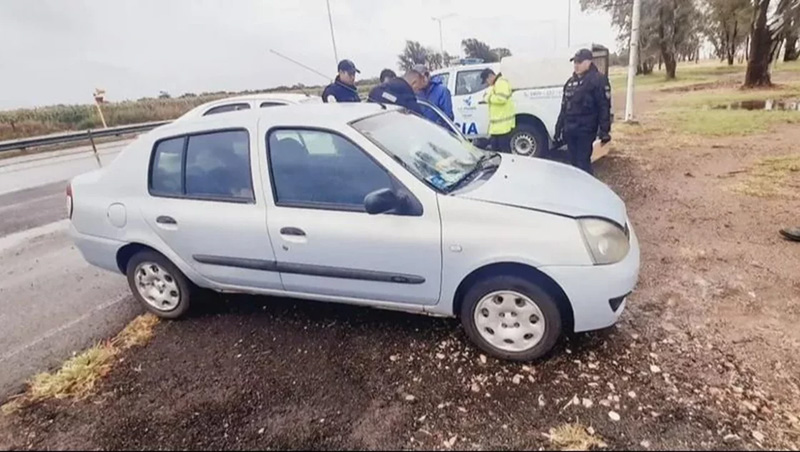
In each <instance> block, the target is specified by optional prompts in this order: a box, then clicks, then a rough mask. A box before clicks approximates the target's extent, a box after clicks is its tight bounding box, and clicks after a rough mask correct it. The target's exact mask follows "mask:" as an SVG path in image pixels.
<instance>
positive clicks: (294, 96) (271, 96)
mask: <svg viewBox="0 0 800 452" xmlns="http://www.w3.org/2000/svg"><path fill="white" fill-rule="evenodd" d="M314 99H317V98H316V97H313V96H309V95H308V94H301V93H258V94H244V95H240V96H232V97H223V98H222V99H216V100H212V101H209V102H206V103H204V104H200V105H198V106H196V107H194V108H192V109H191V110H189V111H187V112H186V113H184V114H183V115H181V117H180V118H178V119H180V120H181V121H183V120H184V119H185V118H193V117H196V116H201V115H202V114H203V113H204V112H205V111H207V110H210V109H211V108H214V107H218V106H220V105H227V104H234V103H237V102H248V103H249V102H264V101H270V100H274V101H283V102H288V103H290V104H299V103H303V102H306V101H311V100H314Z"/></svg>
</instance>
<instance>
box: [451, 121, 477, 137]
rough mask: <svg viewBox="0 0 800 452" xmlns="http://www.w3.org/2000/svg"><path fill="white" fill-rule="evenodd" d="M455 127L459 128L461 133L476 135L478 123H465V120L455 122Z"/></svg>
mask: <svg viewBox="0 0 800 452" xmlns="http://www.w3.org/2000/svg"><path fill="white" fill-rule="evenodd" d="M456 127H459V128H461V133H462V134H463V135H477V134H478V124H477V123H474V122H470V123H466V122H461V123H459V122H457V123H456Z"/></svg>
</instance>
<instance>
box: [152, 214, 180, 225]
mask: <svg viewBox="0 0 800 452" xmlns="http://www.w3.org/2000/svg"><path fill="white" fill-rule="evenodd" d="M156 223H158V224H168V225H173V226H175V225H177V224H178V222H177V221H175V219H174V218H172V217H170V216H167V215H161V216H159V217H158V218H156Z"/></svg>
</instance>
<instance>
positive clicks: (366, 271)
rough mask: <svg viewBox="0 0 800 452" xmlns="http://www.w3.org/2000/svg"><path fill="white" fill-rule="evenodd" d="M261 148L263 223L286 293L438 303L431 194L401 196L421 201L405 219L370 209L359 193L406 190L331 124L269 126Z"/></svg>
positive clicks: (436, 222) (437, 232)
mask: <svg viewBox="0 0 800 452" xmlns="http://www.w3.org/2000/svg"><path fill="white" fill-rule="evenodd" d="M265 144H266V153H267V157H268V158H267V161H268V167H269V174H268V179H269V180H270V183H271V188H272V190H271V193H268V194H267V196H268V197H271V199H272V200H271V204H270V206H269V208H268V212H267V226H268V228H269V231H270V235H271V236H272V237H273V239H274V244H275V249H276V257H277V268H278V270H279V271H280V273H281V278H282V280H283V285H284V288H285V289H286V290H287V291H290V292H298V293H305V294H316V295H324V296H333V297H345V298H350V299H358V300H374V301H388V302H394V303H403V304H414V305H433V304H436V303H437V302H438V300H439V291H440V285H441V271H442V269H441V261H442V257H441V227H440V219H439V210H438V205H437V201H436V196H435V193H433V192H431V193H424V194H421V195H422V196H414V195H412V194H410V193H408V194H409V196H411V197H413V199H414V202H415V203H417V205H418V206H419V207H421V209H420V210H419V211H418V212H415V214H413V215H403V214H378V215H370V214H368V213H367V212H366V211H365V208H364V198H365V196H366V195H367V194H369V193H372V192H375V191H377V190H381V189H386V188H391V189H393V190H394V191H395V192H396V193H407V191H406V190H405V187H404V186H402V184H400V183H399V182H398V180H397V179H396V178H394V177H392V176H391V175H390V174H389V172H388V171H387V170H386V169H385V168H384V167H383V166H382V165H380V164H379V163H378V162H377V161H376V160H375V159H374V158H372V157H371V156H370V155H369V154H368V153H367V152H365V151H364V150H363V149H362V148H361V147H360V146H359V145H357V144H355V142H354V141H352V140H351V139H349V138H346V137H345V136H344V135H342V134H339V133H336V132H334V131H329V130H316V129H301V128H277V129H275V128H274V129H271V130H270V131H269V133H268V134H267V135H266V140H265Z"/></svg>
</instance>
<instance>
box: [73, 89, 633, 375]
mask: <svg viewBox="0 0 800 452" xmlns="http://www.w3.org/2000/svg"><path fill="white" fill-rule="evenodd" d="M67 193H68V206H69V217H70V219H71V234H72V236H73V238H74V240H75V243H76V245H77V247H78V248H79V249H80V251H81V252H82V253H83V256H84V257H85V258H86V260H87V261H89V262H90V263H92V264H94V265H96V266H98V267H101V268H104V269H107V270H110V271H115V272H121V273H123V274H125V275H127V278H128V282H129V284H130V287H131V290H132V292H133V294H134V296H135V297H136V299H137V300H138V301H139V302H140V303H141V304H142V306H144V307H145V308H146V309H147V310H149V311H150V312H153V313H154V314H156V315H158V316H161V317H163V318H168V319H173V318H178V317H181V316H182V315H184V314H185V313H186V312H187V310H188V309H189V308H190V306H191V305H192V302H193V300H194V299H195V297H196V295H197V293H198V289H210V290H213V291H218V292H239V293H242V292H243V293H251V294H261V295H272V296H288V297H295V298H303V299H310V300H317V301H326V302H338V303H351V304H357V305H363V306H372V307H377V308H385V309H395V310H402V311H407V312H413V313H419V314H427V315H434V316H446V317H458V318H459V319H460V320H461V322H462V324H463V326H464V328H465V331H466V333H467V335H468V336H469V337H470V338H471V340H472V341H474V343H475V344H477V346H478V347H480V348H481V349H482V350H485V351H486V352H488V353H489V354H491V355H493V356H496V357H500V358H504V359H511V360H531V359H534V358H538V357H540V356H542V355H544V354H546V353H547V352H548V351H549V350H551V349H552V347H553V346H554V344H555V343H556V341H557V340H558V338H559V336H560V335H561V334H562V333H563V332H566V331H576V332H580V331H589V330H595V329H601V328H606V327H608V326H611V325H613V324H614V323H615V322H616V321H617V319H618V317H619V316H620V314H621V313H622V311H623V309H624V307H625V298H626V296H627V295H628V294H629V293H630V292H631V291H632V290H633V288H634V286H635V284H636V281H637V277H638V272H639V246H638V242H637V239H636V234H635V233H634V230H633V227H632V226H631V224H630V221H629V219H628V216H627V213H626V209H625V205H624V203H623V202H622V200H620V198H619V197H618V196H617V195H615V194H614V192H613V191H611V189H609V188H608V187H607V186H606V185H604V184H603V183H601V182H599V181H598V180H596V179H594V178H593V177H591V176H589V175H587V174H585V173H583V172H581V171H579V170H576V169H574V168H572V167H570V166H566V165H562V164H559V163H553V162H549V161H544V160H539V159H531V158H525V157H516V156H512V155H500V154H494V153H486V152H483V151H481V150H478V149H476V148H475V147H473V146H472V145H471V144H470V143H469V142H468V141H466V140H465V139H464V138H463V136H461V135H460V134H458V133H455V132H452V131H448V130H447V129H445V128H442V127H439V126H437V125H435V124H433V123H431V122H429V121H426V120H424V119H422V118H420V117H418V116H416V115H414V114H411V113H410V112H408V111H406V110H403V109H400V108H398V107H391V106H390V107H387V106H383V105H378V104H330V105H303V106H286V107H282V108H279V109H272V108H270V109H263V110H262V109H250V110H247V111H236V112H230V113H227V114H224V115H212V116H206V117H200V118H196V119H193V120H186V121H178V122H175V123H173V124H170V125H167V126H163V127H160V128H158V129H156V130H153V131H151V132H149V133H147V134H145V135H142V136H140V137H139V138H138V139H137V140H136V141H135V142H134V143H132V144H131V145H129V146H128V147H127V148H126V149H125V150H124V151H123V152H122V153H121V154H120V155H119V157H118V158H117V159H116V160H115V161H114V162H113V163H112V164H111V165H110V166H108V167H106V168H104V169H101V170H98V171H95V172H93V173H89V174H85V175H82V176H79V177H77V178H75V179H73V180H72V181H71V184H70V186H69V188H68V192H67Z"/></svg>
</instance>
